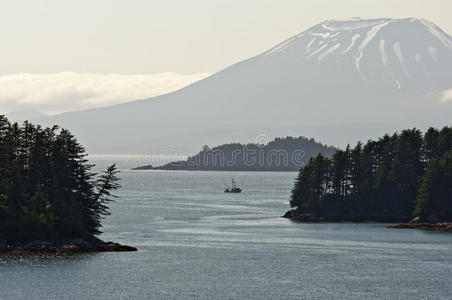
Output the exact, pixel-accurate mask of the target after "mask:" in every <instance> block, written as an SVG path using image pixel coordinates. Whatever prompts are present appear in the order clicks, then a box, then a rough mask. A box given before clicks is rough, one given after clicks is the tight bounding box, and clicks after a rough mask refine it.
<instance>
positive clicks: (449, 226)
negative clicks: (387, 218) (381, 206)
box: [386, 222, 452, 232]
mask: <svg viewBox="0 0 452 300" xmlns="http://www.w3.org/2000/svg"><path fill="white" fill-rule="evenodd" d="M386 227H387V228H395V229H420V230H439V231H444V232H452V223H450V222H444V223H401V224H396V225H389V226H386Z"/></svg>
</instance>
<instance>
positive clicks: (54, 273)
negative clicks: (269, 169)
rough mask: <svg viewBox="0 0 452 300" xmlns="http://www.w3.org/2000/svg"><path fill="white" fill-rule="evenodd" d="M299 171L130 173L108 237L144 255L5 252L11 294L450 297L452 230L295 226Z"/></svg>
mask: <svg viewBox="0 0 452 300" xmlns="http://www.w3.org/2000/svg"><path fill="white" fill-rule="evenodd" d="M295 175H296V174H295V173H247V172H236V173H230V172H187V171H185V172H169V171H123V172H122V173H121V177H122V179H123V180H122V185H123V188H122V189H121V190H120V191H119V195H120V197H119V198H118V200H117V201H116V202H115V203H113V204H112V207H111V208H112V215H111V216H110V217H108V219H107V220H106V222H105V227H104V231H105V233H104V234H103V235H102V238H103V239H105V240H114V241H117V242H121V243H125V244H130V245H134V246H137V247H138V248H139V251H138V252H133V253H97V254H83V255H59V256H57V255H44V256H3V257H1V258H0V298H5V299H16V298H23V299H37V298H41V299H49V298H50V299H62V298H105V299H106V298H113V299H117V298H127V299H128V298H133V299H140V298H153V299H184V298H188V299H199V298H203V299H233V298H234V299H237V298H246V299H278V298H282V299H292V298H293V299H295V298H308V299H325V298H334V297H335V298H357V299H358V298H395V299H407V298H432V299H447V298H449V297H450V295H451V294H452V285H451V284H450V283H451V282H450V278H451V275H452V235H451V234H447V233H440V232H425V231H416V230H395V229H386V228H385V227H384V226H383V225H382V224H356V223H355V224H353V223H328V224H319V223H309V224H302V223H296V222H291V221H289V220H286V219H284V218H281V217H280V216H281V215H282V214H283V213H284V212H285V210H287V209H288V204H287V199H288V196H289V192H290V188H291V186H292V183H293V180H294V178H295ZM231 177H234V178H236V179H237V181H238V182H239V183H240V185H241V186H242V187H243V188H244V191H243V193H242V194H225V193H223V183H222V182H227V181H228V180H230V178H231Z"/></svg>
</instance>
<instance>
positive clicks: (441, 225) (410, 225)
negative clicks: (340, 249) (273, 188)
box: [282, 210, 452, 232]
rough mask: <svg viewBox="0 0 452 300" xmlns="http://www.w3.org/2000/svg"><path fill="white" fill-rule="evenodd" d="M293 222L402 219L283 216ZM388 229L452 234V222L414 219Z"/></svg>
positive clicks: (292, 213)
mask: <svg viewBox="0 0 452 300" xmlns="http://www.w3.org/2000/svg"><path fill="white" fill-rule="evenodd" d="M282 217H283V218H287V219H290V220H293V221H300V222H379V223H395V222H400V219H394V218H388V217H382V216H355V215H353V216H316V215H312V214H303V213H298V212H296V211H294V210H289V211H288V212H286V213H285V214H284V216H282ZM386 228H394V229H420V230H438V231H443V232H452V222H437V221H435V220H421V219H420V218H418V217H417V218H414V219H413V220H411V221H409V222H407V223H399V224H393V225H388V226H386Z"/></svg>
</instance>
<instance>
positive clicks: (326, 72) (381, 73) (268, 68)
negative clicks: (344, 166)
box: [44, 18, 452, 154]
mask: <svg viewBox="0 0 452 300" xmlns="http://www.w3.org/2000/svg"><path fill="white" fill-rule="evenodd" d="M451 87H452V38H451V37H450V36H449V35H448V34H447V33H445V32H444V31H442V30H441V29H440V28H439V27H438V26H436V25H434V24H432V23H430V22H428V21H426V20H422V19H415V18H409V19H372V20H363V19H357V18H355V19H350V20H341V21H335V20H328V21H325V22H323V23H320V24H318V25H315V26H313V27H311V28H309V29H308V30H306V31H304V32H302V33H301V34H299V35H296V36H294V37H292V38H290V39H288V40H286V41H285V42H283V43H281V44H279V45H277V46H276V47H274V48H272V49H270V50H268V51H266V52H264V53H262V54H260V55H258V56H255V57H253V58H250V59H247V60H244V61H242V62H239V63H237V64H234V65H232V66H231V67H229V68H227V69H225V70H223V71H220V72H218V73H215V74H214V75H212V76H209V77H207V78H205V79H203V80H201V81H199V82H196V83H194V84H191V85H190V86H188V87H185V88H183V89H181V90H178V91H176V92H173V93H170V94H166V95H162V96H158V97H155V98H152V99H145V100H140V101H135V102H130V103H126V104H122V105H116V106H111V107H106V108H101V109H91V110H87V111H81V112H71V113H64V114H61V115H58V116H53V117H48V118H45V119H44V120H45V123H46V125H51V124H61V125H62V126H64V127H67V128H69V129H70V130H71V131H73V132H74V133H75V134H76V135H77V136H79V137H80V141H81V142H82V143H83V144H85V145H86V147H87V149H88V151H89V152H90V153H134V154H136V153H137V152H143V151H146V150H148V149H149V147H151V146H152V147H159V148H163V149H167V150H168V151H171V150H174V148H172V147H174V146H175V145H177V147H179V148H178V150H180V147H182V148H183V149H182V150H184V151H185V150H186V151H194V150H195V149H196V148H197V147H198V145H200V144H223V143H226V142H228V141H230V140H239V141H246V140H250V139H252V138H253V137H254V136H256V135H257V134H261V133H265V134H267V135H268V136H272V137H275V136H287V135H298V134H300V133H302V134H303V135H305V136H315V137H316V138H318V139H320V140H322V141H325V142H326V143H328V144H335V145H344V142H345V143H347V142H349V143H354V142H356V141H358V140H367V139H369V138H375V137H377V136H380V135H382V134H384V133H386V132H391V131H396V130H399V129H401V128H413V127H417V128H420V129H423V128H427V127H430V126H435V127H442V126H445V125H449V124H450V120H451V119H450V116H451V115H452V101H449V102H447V101H442V102H441V101H439V99H440V97H441V95H442V94H441V93H442V92H443V91H444V90H446V89H449V88H451Z"/></svg>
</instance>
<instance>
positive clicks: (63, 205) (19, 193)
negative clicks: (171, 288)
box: [0, 115, 137, 253]
mask: <svg viewBox="0 0 452 300" xmlns="http://www.w3.org/2000/svg"><path fill="white" fill-rule="evenodd" d="M86 155H87V154H86V153H85V149H84V148H83V147H82V146H81V145H80V144H79V143H78V141H77V139H76V138H75V137H74V136H73V135H72V134H71V133H70V132H69V131H68V130H65V129H59V128H58V127H57V126H53V127H52V128H42V127H40V126H39V125H33V124H31V123H29V122H24V123H23V124H22V125H19V124H17V123H10V122H9V121H8V119H6V117H5V116H3V115H0V253H35V252H36V253H40V252H45V253H78V252H105V251H109V252H113V251H136V250H137V249H136V248H134V247H130V246H125V245H120V244H117V243H113V242H104V241H102V240H100V239H99V238H97V237H96V236H98V235H100V234H101V233H102V231H101V230H100V229H101V227H102V224H101V222H102V220H103V219H104V218H105V217H106V216H108V215H110V212H109V208H108V203H110V202H111V201H113V200H114V198H115V197H116V196H115V195H113V194H112V192H113V191H115V190H116V189H118V188H119V187H120V185H119V183H118V182H119V178H118V177H117V174H118V171H117V169H116V166H115V165H111V166H109V167H108V168H107V170H105V171H103V172H101V173H100V174H97V173H94V172H93V171H92V170H91V169H92V168H93V166H94V165H92V164H89V163H88V160H87V159H86Z"/></svg>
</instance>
